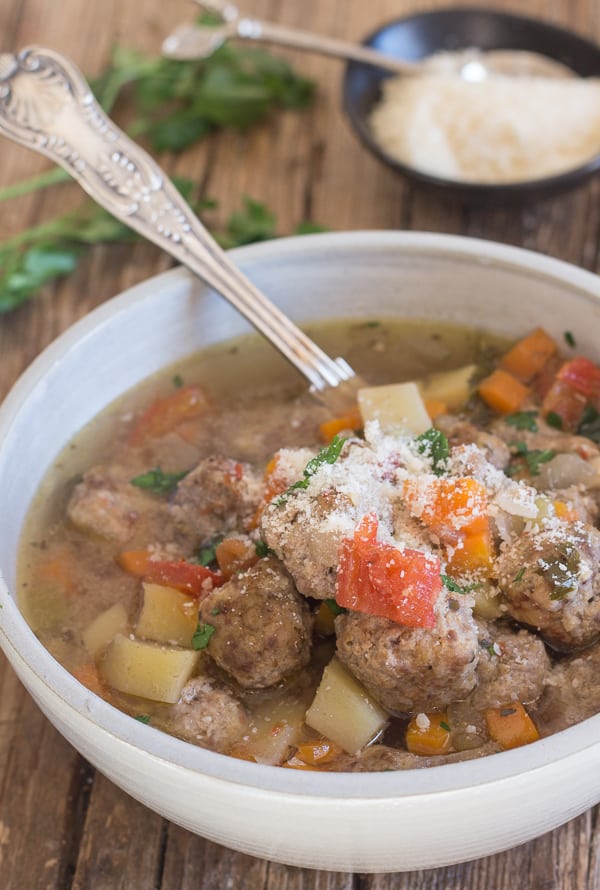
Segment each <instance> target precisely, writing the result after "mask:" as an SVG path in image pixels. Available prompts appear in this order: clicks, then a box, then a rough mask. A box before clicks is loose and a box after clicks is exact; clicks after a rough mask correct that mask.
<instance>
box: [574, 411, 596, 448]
mask: <svg viewBox="0 0 600 890" xmlns="http://www.w3.org/2000/svg"><path fill="white" fill-rule="evenodd" d="M577 432H578V433H579V435H580V436H587V438H588V439H591V440H592V442H597V443H598V444H600V412H598V411H597V410H596V408H594V406H593V405H586V406H585V410H584V412H583V416H582V418H581V421H580V423H579V426H578V427H577Z"/></svg>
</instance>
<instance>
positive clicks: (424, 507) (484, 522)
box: [404, 476, 489, 542]
mask: <svg viewBox="0 0 600 890" xmlns="http://www.w3.org/2000/svg"><path fill="white" fill-rule="evenodd" d="M404 497H405V500H406V502H407V504H408V507H409V509H410V511H411V512H412V514H413V515H414V516H415V517H416V518H417V519H420V520H421V522H422V523H423V524H424V525H426V526H428V527H429V528H430V529H431V530H432V531H433V532H434V533H435V534H437V535H439V537H440V538H442V540H444V541H446V542H452V541H457V540H458V539H459V537H460V536H461V535H477V534H480V533H482V532H485V531H487V530H488V528H489V519H488V496H487V492H486V489H485V486H484V485H483V484H482V483H481V482H478V481H477V480H476V479H473V478H472V477H470V476H464V477H461V478H456V479H435V480H432V481H431V482H429V483H428V485H427V487H426V488H425V489H423V487H422V485H419V484H418V483H417V482H416V481H414V480H412V479H409V480H407V482H406V483H405V485H404Z"/></svg>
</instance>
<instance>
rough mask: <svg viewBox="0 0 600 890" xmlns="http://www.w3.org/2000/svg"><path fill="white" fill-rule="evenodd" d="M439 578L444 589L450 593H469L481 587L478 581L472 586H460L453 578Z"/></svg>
mask: <svg viewBox="0 0 600 890" xmlns="http://www.w3.org/2000/svg"><path fill="white" fill-rule="evenodd" d="M440 578H441V579H442V584H443V585H444V587H445V588H446V589H447V590H449V591H450V592H451V593H470V592H471V591H472V590H477V589H478V588H479V587H481V583H480V582H478V581H477V582H475V583H474V584H464V585H460V584H458V582H456V581H455V580H454V578H451V577H450V575H440Z"/></svg>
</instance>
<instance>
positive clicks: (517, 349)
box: [500, 328, 558, 383]
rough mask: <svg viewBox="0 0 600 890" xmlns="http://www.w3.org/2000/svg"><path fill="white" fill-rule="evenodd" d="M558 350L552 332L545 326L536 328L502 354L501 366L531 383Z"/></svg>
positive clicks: (518, 377) (523, 381)
mask: <svg viewBox="0 0 600 890" xmlns="http://www.w3.org/2000/svg"><path fill="white" fill-rule="evenodd" d="M557 350H558V347H557V345H556V343H555V341H554V340H553V339H552V337H551V336H550V334H548V333H546V331H545V330H544V329H543V328H536V329H535V330H534V331H532V332H531V333H530V334H527V336H526V337H523V338H522V339H521V340H519V341H518V343H515V345H514V346H513V347H512V349H509V351H508V352H507V353H506V355H504V356H502V358H501V359H500V367H501V368H503V369H504V370H505V371H508V373H509V374H512V375H513V377H516V378H517V380H520V381H521V382H522V383H529V382H530V381H531V380H532V379H533V378H534V377H535V376H536V375H537V374H539V373H540V371H541V370H542V368H543V367H544V365H545V364H546V362H548V361H549V360H550V359H551V358H552V357H553V356H554V355H555V354H556V352H557Z"/></svg>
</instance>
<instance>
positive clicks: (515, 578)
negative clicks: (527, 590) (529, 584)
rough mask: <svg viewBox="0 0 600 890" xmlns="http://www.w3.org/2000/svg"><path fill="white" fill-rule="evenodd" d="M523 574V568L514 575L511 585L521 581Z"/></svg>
mask: <svg viewBox="0 0 600 890" xmlns="http://www.w3.org/2000/svg"><path fill="white" fill-rule="evenodd" d="M524 574H525V566H523V568H522V569H521V570H520V571H519V572H518V573H517V574H516V575H515V577H514V578H513V584H517V583H518V582H519V581H522V580H523V576H524Z"/></svg>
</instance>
